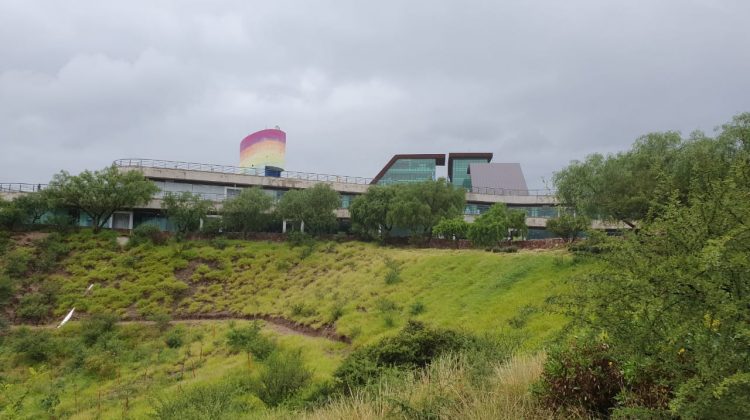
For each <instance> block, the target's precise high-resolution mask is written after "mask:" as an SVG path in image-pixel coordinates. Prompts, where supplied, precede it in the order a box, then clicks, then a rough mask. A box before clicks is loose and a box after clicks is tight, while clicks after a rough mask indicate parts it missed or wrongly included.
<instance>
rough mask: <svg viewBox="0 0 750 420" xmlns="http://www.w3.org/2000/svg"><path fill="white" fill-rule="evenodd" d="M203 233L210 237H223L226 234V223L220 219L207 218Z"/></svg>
mask: <svg viewBox="0 0 750 420" xmlns="http://www.w3.org/2000/svg"><path fill="white" fill-rule="evenodd" d="M201 232H202V233H204V234H206V235H209V236H217V235H221V234H222V233H223V232H224V221H223V220H222V219H221V218H220V217H207V218H205V219H203V227H202V228H201ZM220 249H223V248H220Z"/></svg>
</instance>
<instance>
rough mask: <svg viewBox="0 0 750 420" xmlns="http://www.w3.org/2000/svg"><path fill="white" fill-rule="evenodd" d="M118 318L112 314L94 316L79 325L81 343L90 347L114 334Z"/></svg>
mask: <svg viewBox="0 0 750 420" xmlns="http://www.w3.org/2000/svg"><path fill="white" fill-rule="evenodd" d="M117 321H118V318H117V316H116V315H114V314H94V315H92V316H91V317H89V318H88V319H86V320H84V321H83V323H82V325H81V331H82V333H81V336H82V337H81V338H82V339H83V342H84V343H85V344H86V345H88V346H92V345H94V344H96V343H97V342H98V341H100V340H101V339H102V338H103V337H105V336H107V335H110V334H112V333H114V332H115V329H116V328H117Z"/></svg>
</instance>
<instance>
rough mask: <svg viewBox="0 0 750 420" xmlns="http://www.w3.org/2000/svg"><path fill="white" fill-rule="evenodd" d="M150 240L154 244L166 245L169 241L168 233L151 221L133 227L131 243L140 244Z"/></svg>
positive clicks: (133, 244) (132, 244)
mask: <svg viewBox="0 0 750 420" xmlns="http://www.w3.org/2000/svg"><path fill="white" fill-rule="evenodd" d="M147 242H150V243H152V244H154V245H164V244H165V243H167V234H166V233H164V232H162V231H161V229H159V226H156V225H154V224H151V223H144V224H141V225H139V226H138V227H136V228H135V229H133V233H132V234H131V235H130V245H131V246H138V245H141V244H144V243H147Z"/></svg>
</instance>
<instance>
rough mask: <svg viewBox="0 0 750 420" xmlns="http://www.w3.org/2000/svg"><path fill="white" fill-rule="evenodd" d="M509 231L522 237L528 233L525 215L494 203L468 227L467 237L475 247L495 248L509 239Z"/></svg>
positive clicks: (502, 204) (501, 204)
mask: <svg viewBox="0 0 750 420" xmlns="http://www.w3.org/2000/svg"><path fill="white" fill-rule="evenodd" d="M511 229H513V230H517V231H519V232H520V233H522V235H525V234H526V232H527V231H528V228H527V227H526V214H525V213H524V212H523V211H520V210H509V209H508V207H506V206H505V204H504V203H495V204H493V205H492V206H491V207H490V208H489V210H487V211H486V212H485V213H482V214H481V215H480V216H479V217H477V218H476V220H474V223H472V224H470V225H469V229H468V232H467V233H468V237H469V239H470V240H471V242H472V243H473V244H474V245H475V246H495V245H500V244H501V243H502V242H504V241H506V240H508V239H510V238H511Z"/></svg>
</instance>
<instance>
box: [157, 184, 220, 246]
mask: <svg viewBox="0 0 750 420" xmlns="http://www.w3.org/2000/svg"><path fill="white" fill-rule="evenodd" d="M161 207H162V208H163V209H164V212H165V213H166V215H167V217H168V218H169V220H170V221H171V222H172V225H173V226H174V228H175V231H176V233H177V238H179V239H182V238H184V237H185V235H187V234H188V233H192V232H197V231H198V230H199V229H200V225H201V219H204V218H205V217H206V215H207V214H208V212H209V211H211V209H212V208H213V205H212V204H211V202H210V201H208V200H204V199H203V198H202V197H201V196H200V195H198V194H193V193H191V192H187V191H183V192H181V193H168V194H166V195H164V198H163V199H162V203H161Z"/></svg>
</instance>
